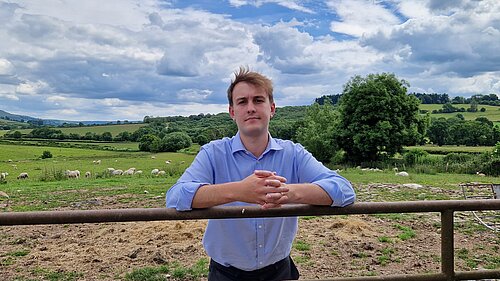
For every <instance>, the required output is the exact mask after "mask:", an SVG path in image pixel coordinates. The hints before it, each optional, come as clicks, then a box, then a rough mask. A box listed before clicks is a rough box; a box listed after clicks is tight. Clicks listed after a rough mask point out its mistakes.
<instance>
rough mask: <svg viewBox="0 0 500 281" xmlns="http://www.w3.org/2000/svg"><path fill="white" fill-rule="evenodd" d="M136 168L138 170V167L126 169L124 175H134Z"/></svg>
mask: <svg viewBox="0 0 500 281" xmlns="http://www.w3.org/2000/svg"><path fill="white" fill-rule="evenodd" d="M135 170H136V168H130V169H128V170H126V171H124V172H123V174H122V175H133V174H134V172H135Z"/></svg>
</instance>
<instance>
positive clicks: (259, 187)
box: [243, 170, 290, 209]
mask: <svg viewBox="0 0 500 281" xmlns="http://www.w3.org/2000/svg"><path fill="white" fill-rule="evenodd" d="M243 181H244V182H246V183H247V184H248V185H249V186H250V187H251V188H249V189H246V191H247V192H249V193H247V192H245V193H246V194H244V196H248V197H247V198H246V199H247V200H245V201H247V202H250V203H257V204H259V205H261V206H262V208H263V209H270V208H279V207H281V205H283V204H286V203H289V201H290V194H289V188H288V187H287V185H286V184H285V183H286V178H284V177H282V176H279V175H277V174H276V172H271V171H265V170H255V171H254V173H253V174H251V175H250V176H248V177H246V178H245V179H244V180H243ZM246 186H247V185H246Z"/></svg>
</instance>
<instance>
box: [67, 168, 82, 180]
mask: <svg viewBox="0 0 500 281" xmlns="http://www.w3.org/2000/svg"><path fill="white" fill-rule="evenodd" d="M64 174H65V175H66V176H67V177H68V178H72V179H79V178H80V171H78V170H74V171H70V170H66V172H64Z"/></svg>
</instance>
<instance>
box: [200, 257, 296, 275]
mask: <svg viewBox="0 0 500 281" xmlns="http://www.w3.org/2000/svg"><path fill="white" fill-rule="evenodd" d="M208 270H209V273H208V281H282V280H298V279H299V271H298V270H297V267H296V266H295V264H294V263H293V261H292V258H290V256H288V257H286V258H284V259H282V260H280V261H278V262H276V263H274V264H271V265H268V266H266V267H263V268H260V269H257V270H253V271H245V270H241V269H238V268H236V267H232V266H229V267H227V266H223V265H222V264H219V263H217V262H216V261H214V260H210V266H209V268H208Z"/></svg>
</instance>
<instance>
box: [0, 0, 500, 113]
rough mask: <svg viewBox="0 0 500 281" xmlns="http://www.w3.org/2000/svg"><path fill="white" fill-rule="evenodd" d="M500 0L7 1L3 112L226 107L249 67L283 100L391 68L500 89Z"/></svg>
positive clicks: (409, 77) (403, 75) (2, 19)
mask: <svg viewBox="0 0 500 281" xmlns="http://www.w3.org/2000/svg"><path fill="white" fill-rule="evenodd" d="M499 49H500V5H498V4H497V1H496V0H482V1H480V0H470V1H467V0H453V1H451V0H405V1H403V0H391V1H380V0H325V1H312V0H304V1H300V0H296V1H293V0H288V1H285V0H253V1H247V0H229V1H208V0H199V1H181V0H175V1H167V0H164V1H156V0H144V1H132V0H129V1H128V0H106V1H97V0H88V1H76V0H71V1H69V0H58V1H55V0H54V1H51V0H47V1H21V0H0V109H2V110H6V111H9V112H12V113H16V114H23V115H30V116H34V117H40V118H51V119H64V120H109V121H112V120H142V119H143V117H144V116H146V115H148V116H172V115H190V114H198V113H219V112H226V111H227V100H226V89H227V86H228V84H229V81H230V79H231V74H232V72H234V71H235V70H236V69H237V68H238V67H239V66H240V65H248V66H250V68H251V69H253V70H256V71H259V72H261V73H263V74H265V75H268V76H269V77H271V78H272V79H273V82H274V84H275V101H276V104H277V106H286V105H306V104H311V103H312V102H313V101H314V99H315V98H317V97H319V96H321V95H324V94H336V93H341V92H342V87H343V85H344V84H345V83H346V82H347V81H348V80H349V79H350V78H351V77H353V76H354V75H362V76H365V75H367V74H369V73H381V72H391V73H395V74H396V76H397V77H398V78H400V79H405V80H406V81H408V82H409V83H410V85H411V87H410V89H409V91H411V92H413V91H415V92H427V93H433V92H437V93H448V94H449V95H450V96H452V97H453V96H470V95H472V94H490V93H496V94H498V93H500V52H498V50H499Z"/></svg>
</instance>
